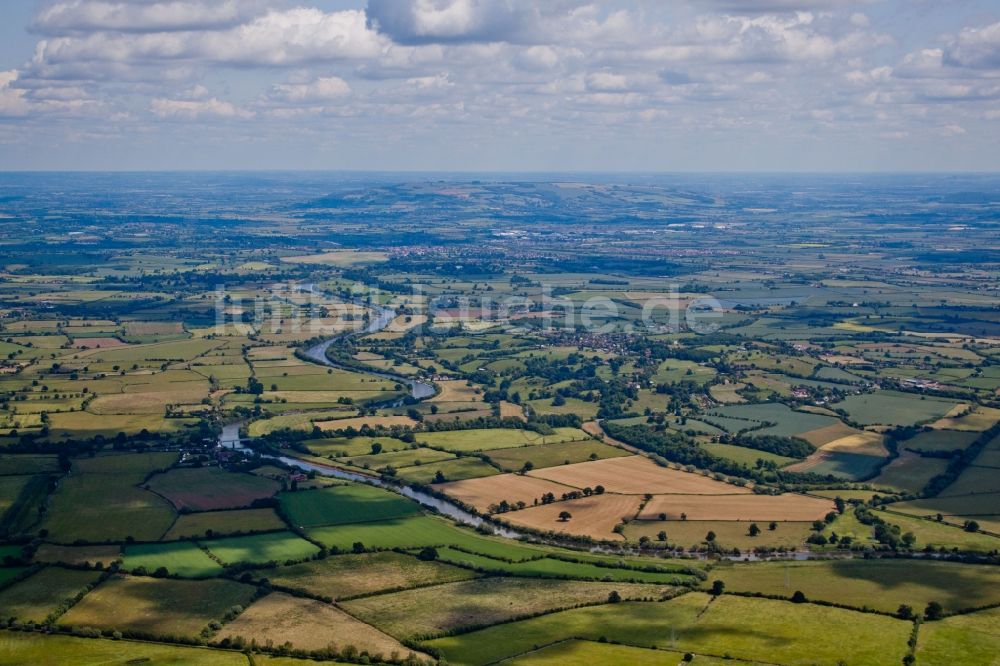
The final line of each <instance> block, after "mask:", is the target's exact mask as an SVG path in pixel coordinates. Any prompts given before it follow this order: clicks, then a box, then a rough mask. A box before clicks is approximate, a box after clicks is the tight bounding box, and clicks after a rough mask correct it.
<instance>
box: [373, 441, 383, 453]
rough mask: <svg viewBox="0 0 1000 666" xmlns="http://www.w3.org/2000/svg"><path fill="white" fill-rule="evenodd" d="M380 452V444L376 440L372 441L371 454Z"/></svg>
mask: <svg viewBox="0 0 1000 666" xmlns="http://www.w3.org/2000/svg"><path fill="white" fill-rule="evenodd" d="M380 453H382V445H381V444H380V443H378V442H372V455H373V456H377V455H378V454H380Z"/></svg>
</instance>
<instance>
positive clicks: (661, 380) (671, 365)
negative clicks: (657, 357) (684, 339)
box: [653, 358, 716, 385]
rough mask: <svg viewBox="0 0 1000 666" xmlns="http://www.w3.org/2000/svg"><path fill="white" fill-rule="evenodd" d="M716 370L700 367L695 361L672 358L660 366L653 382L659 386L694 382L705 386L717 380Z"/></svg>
mask: <svg viewBox="0 0 1000 666" xmlns="http://www.w3.org/2000/svg"><path fill="white" fill-rule="evenodd" d="M715 375H716V372H715V368H712V367H707V366H702V365H698V364H697V363H694V362H693V361H682V360H679V359H674V358H670V359H667V360H666V361H664V362H663V363H661V364H660V367H659V368H657V369H656V374H654V375H653V382H655V383H657V384H677V383H680V382H694V383H695V384H698V385H704V384H707V383H708V382H710V381H711V380H712V379H714V378H715Z"/></svg>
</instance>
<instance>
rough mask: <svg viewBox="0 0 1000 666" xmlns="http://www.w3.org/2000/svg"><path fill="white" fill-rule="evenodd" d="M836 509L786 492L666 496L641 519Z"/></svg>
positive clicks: (775, 515) (796, 517)
mask: <svg viewBox="0 0 1000 666" xmlns="http://www.w3.org/2000/svg"><path fill="white" fill-rule="evenodd" d="M834 509H835V507H834V505H833V502H831V501H830V500H825V499H820V498H818V497H806V496H805V495H795V494H793V493H786V494H784V495H749V496H747V495H685V496H677V495H662V496H657V497H654V498H653V499H652V500H650V501H649V502H648V503H647V504H646V506H645V508H643V510H642V512H641V513H640V514H639V518H640V519H642V520H655V519H657V518H658V517H659V515H660V514H661V513H665V514H667V519H668V520H679V519H680V518H681V514H685V515H686V516H687V517H688V519H690V520H757V521H770V520H792V521H807V520H820V519H821V518H823V516H825V515H826V514H828V513H829V512H831V511H833V510H834Z"/></svg>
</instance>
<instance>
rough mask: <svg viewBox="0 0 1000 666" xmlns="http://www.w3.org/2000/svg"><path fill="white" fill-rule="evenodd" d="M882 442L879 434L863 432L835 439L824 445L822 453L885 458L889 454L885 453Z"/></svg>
mask: <svg viewBox="0 0 1000 666" xmlns="http://www.w3.org/2000/svg"><path fill="white" fill-rule="evenodd" d="M882 442H883V438H882V435H880V434H879V433H877V432H868V431H864V432H856V433H855V434H853V435H848V436H847V437H840V438H839V439H835V440H833V441H832V442H829V443H827V444H824V445H823V447H822V449H823V450H824V451H840V452H842V453H859V454H864V455H868V456H878V457H885V456H887V455H889V452H888V451H886V449H885V445H884V444H883V443H882Z"/></svg>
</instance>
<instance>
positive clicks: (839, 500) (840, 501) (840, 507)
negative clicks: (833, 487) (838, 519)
mask: <svg viewBox="0 0 1000 666" xmlns="http://www.w3.org/2000/svg"><path fill="white" fill-rule="evenodd" d="M833 503H834V504H835V505H836V507H837V513H844V509H846V508H847V503H846V502H844V498H843V497H836V498H834V500H833Z"/></svg>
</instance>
